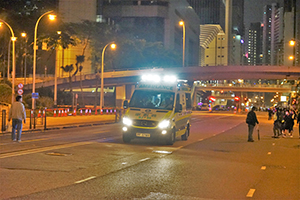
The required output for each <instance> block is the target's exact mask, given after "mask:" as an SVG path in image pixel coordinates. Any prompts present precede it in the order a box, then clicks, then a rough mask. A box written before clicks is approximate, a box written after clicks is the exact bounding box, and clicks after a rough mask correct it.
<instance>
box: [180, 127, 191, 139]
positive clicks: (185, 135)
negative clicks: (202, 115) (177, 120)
mask: <svg viewBox="0 0 300 200" xmlns="http://www.w3.org/2000/svg"><path fill="white" fill-rule="evenodd" d="M189 135H190V126H189V125H187V127H186V129H185V133H184V134H183V135H182V136H181V140H187V139H188V137H189Z"/></svg>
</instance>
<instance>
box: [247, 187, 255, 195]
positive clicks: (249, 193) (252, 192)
mask: <svg viewBox="0 0 300 200" xmlns="http://www.w3.org/2000/svg"><path fill="white" fill-rule="evenodd" d="M254 192H255V189H250V190H249V192H248V194H247V195H246V197H253V194H254Z"/></svg>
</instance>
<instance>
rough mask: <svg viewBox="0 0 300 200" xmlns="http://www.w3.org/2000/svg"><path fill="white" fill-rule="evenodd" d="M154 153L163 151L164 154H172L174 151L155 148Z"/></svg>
mask: <svg viewBox="0 0 300 200" xmlns="http://www.w3.org/2000/svg"><path fill="white" fill-rule="evenodd" d="M152 152H153V153H162V154H171V153H172V151H161V150H154V151H152Z"/></svg>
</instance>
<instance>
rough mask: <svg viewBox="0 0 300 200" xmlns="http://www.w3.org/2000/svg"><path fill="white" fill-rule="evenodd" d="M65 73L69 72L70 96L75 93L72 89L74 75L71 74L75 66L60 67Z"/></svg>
mask: <svg viewBox="0 0 300 200" xmlns="http://www.w3.org/2000/svg"><path fill="white" fill-rule="evenodd" d="M60 68H61V69H62V70H63V71H64V72H67V73H68V74H69V77H68V78H69V87H70V94H72V92H73V88H72V74H71V72H72V71H73V70H74V67H73V64H71V65H66V66H65V67H64V66H61V67H60Z"/></svg>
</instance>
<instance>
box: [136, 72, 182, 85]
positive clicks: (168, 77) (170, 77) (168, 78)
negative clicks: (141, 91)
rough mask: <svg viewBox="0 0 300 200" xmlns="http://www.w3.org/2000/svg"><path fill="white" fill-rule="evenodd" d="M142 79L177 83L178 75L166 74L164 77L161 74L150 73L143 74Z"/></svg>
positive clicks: (144, 80)
mask: <svg viewBox="0 0 300 200" xmlns="http://www.w3.org/2000/svg"><path fill="white" fill-rule="evenodd" d="M142 81H143V82H155V83H160V82H162V81H163V82H164V83H175V82H177V77H176V76H174V75H165V76H164V77H160V76H159V75H153V74H149V75H143V76H142Z"/></svg>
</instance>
